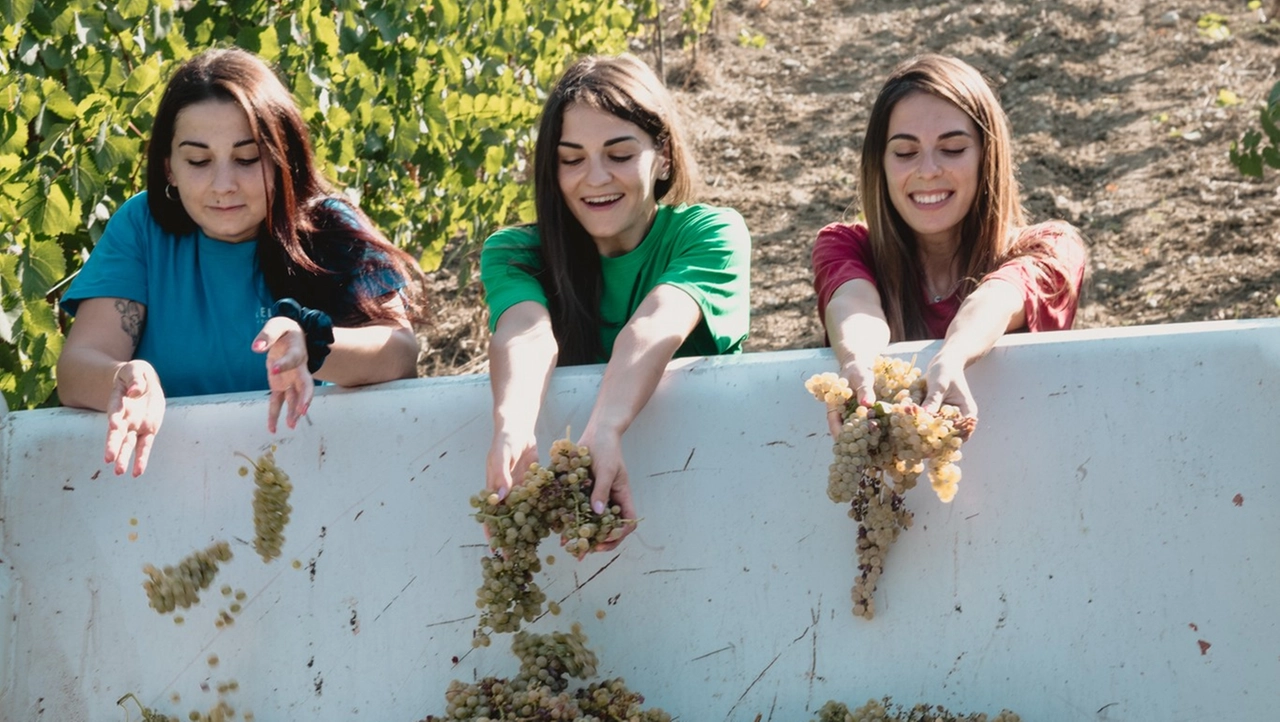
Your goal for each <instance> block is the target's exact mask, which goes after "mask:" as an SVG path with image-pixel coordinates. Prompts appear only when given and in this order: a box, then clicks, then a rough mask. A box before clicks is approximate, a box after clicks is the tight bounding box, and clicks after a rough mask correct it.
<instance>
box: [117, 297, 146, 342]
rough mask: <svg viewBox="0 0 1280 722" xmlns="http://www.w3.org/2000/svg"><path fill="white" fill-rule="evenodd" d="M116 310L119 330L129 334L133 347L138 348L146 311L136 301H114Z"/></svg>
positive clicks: (121, 299)
mask: <svg viewBox="0 0 1280 722" xmlns="http://www.w3.org/2000/svg"><path fill="white" fill-rule="evenodd" d="M116 310H117V311H119V312H120V328H122V329H124V332H125V333H127V334H129V338H130V339H132V340H133V347H134V348H137V347H138V339H140V338H142V324H143V322H144V321H146V314H147V310H146V308H144V307H143V305H142V304H140V303H138V302H137V301H128V300H125V299H123V298H120V299H116Z"/></svg>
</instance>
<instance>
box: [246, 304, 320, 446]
mask: <svg viewBox="0 0 1280 722" xmlns="http://www.w3.org/2000/svg"><path fill="white" fill-rule="evenodd" d="M253 350H254V351H257V352H258V353H265V354H266V355H267V384H268V385H269V386H270V388H271V402H270V403H269V404H268V405H267V431H269V432H271V433H273V434H274V433H276V422H277V421H278V420H279V418H280V411H281V409H282V408H284V409H286V410H287V414H286V416H285V423H286V424H288V426H289V428H291V429H293V428H297V426H298V419H300V418H302V417H303V416H306V414H307V409H309V408H310V407H311V398H312V396H313V395H314V394H315V381H314V380H313V379H312V377H311V372H310V371H308V370H307V337H306V334H304V333H303V332H302V327H301V326H299V325H298V322H297V321H294V320H292V319H288V318H285V317H283V316H276V317H274V318H271V319H269V320H268V321H267V322H266V324H264V325H263V326H262V331H261V332H259V333H258V336H257V338H255V339H253Z"/></svg>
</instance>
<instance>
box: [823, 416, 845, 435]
mask: <svg viewBox="0 0 1280 722" xmlns="http://www.w3.org/2000/svg"><path fill="white" fill-rule="evenodd" d="M843 426H844V420H843V419H842V418H841V417H840V409H828V410H827V428H828V429H829V430H830V431H831V438H832V439H838V438H840V429H841V428H842V427H843Z"/></svg>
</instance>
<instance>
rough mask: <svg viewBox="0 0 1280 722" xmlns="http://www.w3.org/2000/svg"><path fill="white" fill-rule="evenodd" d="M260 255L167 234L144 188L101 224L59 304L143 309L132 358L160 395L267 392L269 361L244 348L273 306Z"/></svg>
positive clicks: (243, 246) (200, 235) (243, 245)
mask: <svg viewBox="0 0 1280 722" xmlns="http://www.w3.org/2000/svg"><path fill="white" fill-rule="evenodd" d="M257 251H258V242H257V241H256V240H249V241H242V242H240V243H227V242H225V241H217V240H214V239H212V238H210V237H208V236H207V235H205V234H204V232H202V231H200V230H199V229H197V230H196V231H195V232H193V233H189V234H184V235H181V236H175V235H173V234H172V233H169V232H167V231H165V230H164V229H162V228H161V227H160V224H158V223H156V221H155V219H154V218H152V216H151V210H150V208H148V206H147V194H146V192H145V191H144V192H142V193H139V194H138V195H136V196H134V197H132V198H130V199H129V200H127V201H125V202H124V205H122V206H120V209H119V210H118V211H117V212H116V213H115V214H114V215H113V216H112V217H111V220H110V221H108V222H107V227H106V230H105V231H104V232H103V234H102V237H101V238H100V239H99V240H98V244H97V245H96V246H95V247H94V249H93V253H92V254H90V256H89V260H88V261H86V262H85V264H84V268H83V269H82V270H81V271H80V274H79V275H78V276H76V278H75V280H74V281H72V282H71V287H70V288H69V289H67V293H66V294H65V295H64V296H63V299H62V306H63V308H65V309H66V310H67V312H68V313H70V314H73V315H74V314H75V312H76V309H77V307H78V306H79V302H80V301H81V300H83V299H86V298H102V297H111V298H124V299H128V300H131V301H137V302H138V303H140V304H142V305H143V306H145V307H146V309H147V317H146V322H145V324H144V325H143V328H142V336H141V338H140V339H139V340H138V348H137V350H136V351H135V352H134V358H139V359H143V360H145V361H147V362H149V363H150V364H151V365H152V366H154V367H155V369H156V373H157V374H159V376H160V383H161V385H162V386H163V388H164V392H165V395H166V396H194V395H198V394H217V393H227V392H232V391H256V390H262V389H266V388H267V371H266V357H265V355H264V354H261V353H255V352H254V351H253V350H252V348H250V345H251V344H252V343H253V339H254V337H255V336H257V335H258V332H259V331H261V330H262V325H263V324H264V323H266V321H267V319H268V317H269V313H270V308H271V304H272V303H273V302H274V299H273V298H272V297H271V292H270V291H269V290H268V289H267V284H266V282H265V280H264V279H263V276H262V272H261V270H260V269H259V267H258V256H257Z"/></svg>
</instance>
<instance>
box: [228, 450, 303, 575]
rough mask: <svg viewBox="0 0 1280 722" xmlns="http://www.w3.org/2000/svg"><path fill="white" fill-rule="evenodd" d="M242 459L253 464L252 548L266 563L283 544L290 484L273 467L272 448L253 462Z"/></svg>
mask: <svg viewBox="0 0 1280 722" xmlns="http://www.w3.org/2000/svg"><path fill="white" fill-rule="evenodd" d="M242 456H243V454H242ZM244 458H245V459H248V461H249V463H250V464H252V465H253V483H254V484H255V485H257V488H256V489H255V490H254V492H253V532H254V536H253V548H254V550H255V551H257V552H258V555H259V556H261V557H262V561H264V562H269V561H271V560H272V559H275V558H276V557H278V556H280V548H281V547H283V546H284V528H285V526H286V525H287V524H288V523H289V514H290V513H291V512H293V507H292V506H290V505H289V494H290V493H291V492H292V491H293V484H292V483H290V481H289V475H288V474H286V473H284V469H281V468H280V467H279V466H276V457H275V453H274V447H273V448H272V449H270V450H268V451H267V453H265V454H263V455H262V456H259V457H258V460H257V461H254V460H253V459H249V457H247V456H245V457H244ZM247 473H248V469H245V468H243V467H242V468H241V469H240V474H241V475H242V476H243V475H245V474H247Z"/></svg>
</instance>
